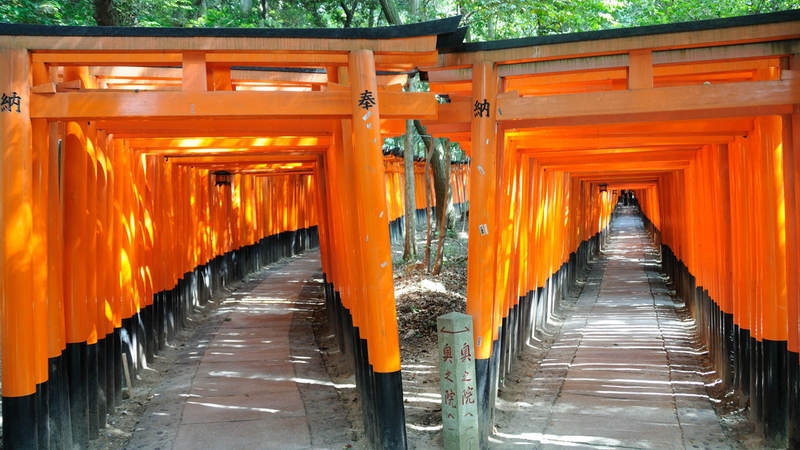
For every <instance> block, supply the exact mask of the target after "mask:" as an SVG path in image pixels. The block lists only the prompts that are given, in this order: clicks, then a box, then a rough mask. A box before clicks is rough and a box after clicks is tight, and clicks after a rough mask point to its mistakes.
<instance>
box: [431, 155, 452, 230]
mask: <svg viewBox="0 0 800 450" xmlns="http://www.w3.org/2000/svg"><path fill="white" fill-rule="evenodd" d="M442 141H443V140H438V142H437V144H438V145H436V150H434V152H433V155H432V159H431V169H432V170H433V188H434V189H435V190H436V201H435V203H434V205H435V207H436V226H437V228H440V227H441V223H440V218H441V217H445V219H446V220H445V225H446V226H447V228H452V225H453V222H454V221H455V217H454V216H453V201H452V196H451V195H449V194H450V190H449V186H450V176H449V168H450V164H449V161H448V160H447V156H445V154H448V155H449V154H450V145H449V144H448V143H447V142H444V143H443V142H442ZM442 146H445V147H446V148H447V150H444V149H442ZM442 212H444V214H445V215H444V216H443V215H442Z"/></svg>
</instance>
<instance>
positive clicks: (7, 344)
mask: <svg viewBox="0 0 800 450" xmlns="http://www.w3.org/2000/svg"><path fill="white" fill-rule="evenodd" d="M458 24H459V18H458V17H455V18H449V19H443V20H438V21H433V22H427V23H422V24H415V25H407V26H398V27H388V28H374V29H344V30H323V29H302V30H301V29H147V28H138V29H129V28H92V27H88V28H84V27H48V26H28V25H0V89H1V90H2V93H3V97H2V99H3V100H2V111H1V112H0V151H1V152H2V160H1V161H0V178H1V179H2V181H1V184H0V195H2V220H1V221H0V223H1V224H2V246H1V247H0V248H1V250H0V264H1V265H0V270H1V271H2V301H1V302H0V305H1V306H2V308H0V312H1V313H2V316H1V318H2V320H1V321H0V328H1V329H2V410H3V422H2V424H3V430H4V436H3V440H4V444H5V446H6V447H7V448H50V447H53V448H62V447H70V446H72V445H73V444H74V445H77V446H82V447H83V446H86V445H88V442H89V440H90V439H92V438H93V437H94V436H96V435H97V429H98V427H99V426H102V425H103V424H104V423H105V420H106V414H107V413H109V412H111V411H113V409H114V407H115V405H117V404H118V403H119V401H120V398H121V390H122V386H123V379H124V372H125V370H128V369H129V370H130V371H134V372H135V371H136V370H140V368H141V367H142V364H143V361H146V360H148V359H149V358H152V356H153V354H154V353H157V352H158V351H159V350H160V349H162V348H163V347H164V345H165V343H166V342H168V341H169V340H170V339H172V336H173V335H174V334H175V332H176V330H177V329H179V328H180V327H181V323H182V321H183V320H184V318H185V316H186V314H187V313H188V312H189V311H191V309H192V308H193V307H194V306H195V305H198V304H203V303H205V302H206V301H207V300H208V299H209V298H210V297H211V296H212V295H214V294H215V292H217V291H218V290H219V289H221V287H222V286H225V285H226V284H228V283H230V282H231V281H233V280H236V279H241V278H243V277H244V276H245V275H246V274H247V273H250V272H252V271H255V270H257V269H258V268H259V267H261V266H263V265H264V264H266V263H269V262H271V261H275V260H276V259H278V258H280V257H281V256H285V255H290V254H293V253H294V252H296V251H300V250H302V249H303V248H306V247H315V246H317V245H318V246H319V247H320V250H321V251H320V255H321V264H322V269H323V272H324V274H325V283H326V300H327V302H326V305H327V308H328V318H329V320H330V321H331V322H332V323H333V324H334V325H335V328H336V329H337V330H338V334H339V342H340V345H341V346H342V349H343V351H344V352H345V353H346V354H348V355H349V356H350V357H351V358H353V362H354V367H355V372H356V382H357V386H358V389H359V392H360V395H361V399H362V405H363V409H364V420H365V429H366V430H367V432H368V434H369V438H370V440H371V442H372V443H373V445H374V446H375V447H382V448H404V447H405V445H406V435H405V419H404V412H403V390H402V386H401V384H402V381H401V376H400V371H401V365H400V353H399V344H398V342H399V340H398V332H397V316H396V309H395V297H394V288H393V277H392V258H391V252H390V239H391V235H399V234H400V233H401V232H402V231H401V228H400V226H399V225H398V224H399V221H400V220H402V216H403V211H404V209H403V203H404V199H403V191H402V189H401V188H400V186H402V183H403V177H402V175H401V170H400V168H399V162H398V161H396V160H394V159H393V158H391V157H388V158H385V157H384V155H383V153H382V145H383V138H385V137H388V136H399V135H401V134H403V133H404V132H405V129H406V123H405V121H406V120H407V119H419V120H421V121H422V124H423V125H424V126H426V127H427V131H428V133H429V134H430V135H432V136H434V137H447V138H449V139H451V140H452V141H456V142H458V143H460V144H461V148H462V149H464V150H465V151H466V152H467V153H468V155H469V156H470V158H471V159H470V164H469V166H468V168H467V166H458V167H459V168H460V170H454V171H453V176H452V178H451V184H452V185H453V191H454V196H456V197H458V198H457V199H456V200H455V201H456V202H457V203H464V204H466V203H467V202H469V209H470V215H469V230H468V231H469V238H470V242H469V248H468V262H467V265H468V281H467V312H468V314H470V315H472V318H473V323H474V332H475V340H474V355H475V357H476V363H477V369H476V370H477V374H476V381H477V386H478V393H479V395H478V405H479V419H480V428H481V439H482V441H483V442H484V444H485V442H486V439H487V436H488V434H489V433H490V430H491V424H492V420H493V419H492V417H493V416H492V410H493V405H494V401H495V397H496V393H497V388H498V380H499V378H500V376H501V375H502V374H504V373H505V372H506V371H507V370H509V367H510V364H511V363H510V361H511V360H512V359H514V357H515V356H516V355H517V354H518V352H520V351H522V349H523V348H524V343H525V341H526V339H527V337H529V336H530V335H531V334H532V333H534V332H535V331H536V329H537V328H538V327H540V326H542V324H543V323H545V322H546V321H547V320H549V313H550V312H551V311H552V310H553V308H554V306H555V305H556V304H557V303H558V301H559V299H560V296H561V293H562V292H563V291H564V290H566V289H569V288H570V286H572V285H573V284H574V283H575V277H576V274H577V273H578V272H579V271H580V270H582V268H583V267H584V266H585V265H586V264H587V259H588V258H589V257H590V255H591V254H593V253H596V252H597V251H598V247H600V246H601V245H602V242H603V236H604V233H605V232H606V229H607V225H608V223H609V220H610V217H611V214H612V210H613V208H614V205H615V204H616V203H617V198H618V196H620V195H621V194H622V193H623V192H624V193H625V195H630V193H631V192H632V193H633V195H634V196H635V197H636V198H637V199H638V202H639V204H640V206H641V209H642V212H643V214H644V215H645V216H646V219H647V224H648V228H649V230H650V233H651V235H652V237H653V239H654V240H655V241H656V242H657V243H660V245H661V250H662V257H663V265H664V270H665V271H666V273H667V274H668V275H669V277H671V279H672V281H673V283H674V284H675V286H676V287H677V291H678V294H679V295H680V296H681V297H683V298H684V299H685V300H686V302H687V304H689V305H690V308H691V311H692V313H693V315H694V317H695V319H696V320H697V323H698V329H699V332H700V334H701V336H702V338H703V339H704V340H705V343H706V345H707V346H708V348H709V349H710V352H711V355H712V357H713V361H714V365H715V369H716V370H717V371H719V373H720V374H721V375H722V377H723V382H724V383H726V385H728V386H730V387H731V388H733V389H735V390H736V391H737V392H738V394H739V395H741V396H743V397H744V398H749V403H750V406H751V416H752V418H753V419H754V420H755V421H756V422H758V423H760V424H762V425H763V427H764V430H765V432H766V433H767V435H768V436H773V437H777V438H778V439H788V441H786V442H788V443H789V445H794V446H797V445H800V444H799V443H800V362H798V352H799V351H800V342H799V340H800V316H799V315H798V304H799V303H800V276H799V274H798V267H800V245H798V235H800V216H799V215H798V213H799V212H800V154H799V153H798V149H800V109H798V105H800V67H799V66H798V64H800V11H788V12H782V13H774V14H766V15H758V16H749V17H737V18H731V19H719V20H711V21H702V22H692V23H684V24H678V25H660V26H650V27H641V28H632V29H617V30H607V31H597V32H588V33H576V34H567V35H559V36H547V37H533V38H524V39H517V40H507V41H494V42H478V43H463V42H462V41H463V37H464V34H465V29H460V28H458ZM415 71H420V72H421V73H422V75H423V78H424V79H425V78H426V79H427V81H428V82H429V87H430V92H406V91H404V90H403V86H404V85H405V84H406V82H407V80H408V75H409V74H411V73H414V72H415ZM423 176H424V175H420V177H423ZM418 190H419V191H421V190H422V189H421V188H418ZM415 201H416V204H417V207H418V208H424V201H422V204H420V197H419V196H418V198H417V199H415ZM331 413H332V414H335V412H331Z"/></svg>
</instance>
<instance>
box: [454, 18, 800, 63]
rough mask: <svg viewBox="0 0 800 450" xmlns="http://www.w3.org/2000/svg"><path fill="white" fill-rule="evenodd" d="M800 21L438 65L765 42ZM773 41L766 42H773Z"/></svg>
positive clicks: (534, 48)
mask: <svg viewBox="0 0 800 450" xmlns="http://www.w3.org/2000/svg"><path fill="white" fill-rule="evenodd" d="M798 30H800V21H791V22H780V23H771V24H759V25H746V26H740V27H730V28H722V29H710V30H701V31H685V32H677V33H662V34H651V35H644V36H630V37H621V38H611V39H593V40H582V41H573V42H562V43H555V44H545V45H531V46H527V47H514V48H504V49H498V50H484V51H476V52H461V53H445V54H441V55H439V66H441V67H462V66H465V65H470V64H473V63H476V62H481V61H487V62H497V63H499V64H515V63H521V62H530V61H542V60H548V59H565V58H575V57H587V56H600V55H610V54H619V53H628V52H630V51H631V50H639V49H652V50H654V51H655V50H673V49H681V51H683V49H691V48H696V47H708V46H718V45H734V44H745V43H754V42H764V41H780V40H788V39H797V38H798V37H800V32H798ZM771 44H772V42H770V43H769V44H767V45H771Z"/></svg>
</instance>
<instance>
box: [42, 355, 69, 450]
mask: <svg viewBox="0 0 800 450" xmlns="http://www.w3.org/2000/svg"><path fill="white" fill-rule="evenodd" d="M62 354H63V352H62ZM47 374H48V377H47V379H48V380H49V383H50V386H49V389H48V396H49V398H48V405H47V406H48V421H49V430H48V431H49V433H50V436H49V437H48V439H49V441H50V448H72V423H71V421H70V414H69V387H68V386H67V383H68V380H67V377H66V376H65V375H66V371H65V369H64V358H63V356H57V357H55V358H50V359H49V360H48V364H47Z"/></svg>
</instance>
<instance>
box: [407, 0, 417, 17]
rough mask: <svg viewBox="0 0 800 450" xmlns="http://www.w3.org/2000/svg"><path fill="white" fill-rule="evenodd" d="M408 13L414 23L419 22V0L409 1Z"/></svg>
mask: <svg viewBox="0 0 800 450" xmlns="http://www.w3.org/2000/svg"><path fill="white" fill-rule="evenodd" d="M408 13H409V16H411V21H412V22H419V0H408Z"/></svg>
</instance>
